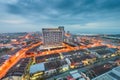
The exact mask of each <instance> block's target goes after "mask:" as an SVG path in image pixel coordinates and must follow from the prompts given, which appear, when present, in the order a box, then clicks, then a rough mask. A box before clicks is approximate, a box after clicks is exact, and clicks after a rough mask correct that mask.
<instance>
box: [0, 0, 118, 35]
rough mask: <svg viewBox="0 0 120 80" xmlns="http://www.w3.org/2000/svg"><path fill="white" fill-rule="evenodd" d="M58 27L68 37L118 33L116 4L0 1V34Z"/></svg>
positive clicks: (110, 1) (82, 0) (72, 0)
mask: <svg viewBox="0 0 120 80" xmlns="http://www.w3.org/2000/svg"><path fill="white" fill-rule="evenodd" d="M58 26H65V29H66V31H67V30H69V31H71V32H72V33H113V34H114V33H120V0H0V33H3V32H26V31H27V32H33V31H41V29H42V28H43V27H58Z"/></svg>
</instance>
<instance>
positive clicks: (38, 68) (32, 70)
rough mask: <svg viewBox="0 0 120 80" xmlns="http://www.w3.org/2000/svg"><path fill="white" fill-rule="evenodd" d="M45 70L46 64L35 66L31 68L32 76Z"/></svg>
mask: <svg viewBox="0 0 120 80" xmlns="http://www.w3.org/2000/svg"><path fill="white" fill-rule="evenodd" d="M44 70H45V66H44V63H39V64H35V65H32V66H31V67H30V74H32V73H36V72H38V71H44Z"/></svg>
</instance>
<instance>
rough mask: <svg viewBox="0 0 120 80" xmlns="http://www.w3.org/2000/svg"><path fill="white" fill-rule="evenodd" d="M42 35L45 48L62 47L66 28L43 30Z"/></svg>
mask: <svg viewBox="0 0 120 80" xmlns="http://www.w3.org/2000/svg"><path fill="white" fill-rule="evenodd" d="M42 35H43V44H44V46H47V47H49V46H62V42H63V40H64V27H63V26H60V27H58V28H43V29H42Z"/></svg>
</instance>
